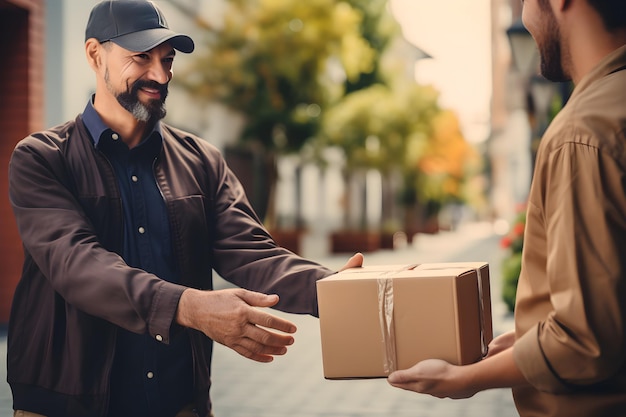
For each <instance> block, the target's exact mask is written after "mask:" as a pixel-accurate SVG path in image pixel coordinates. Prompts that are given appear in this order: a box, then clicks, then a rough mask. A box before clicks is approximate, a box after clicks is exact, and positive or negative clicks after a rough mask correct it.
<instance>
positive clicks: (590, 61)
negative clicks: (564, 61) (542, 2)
mask: <svg viewBox="0 0 626 417" xmlns="http://www.w3.org/2000/svg"><path fill="white" fill-rule="evenodd" d="M582 4H585V2H583V3H582ZM585 6H586V7H591V6H589V5H587V4H585ZM570 19H572V20H571V23H572V24H570V25H569V27H570V28H571V30H569V31H568V32H569V33H568V34H567V37H566V38H565V39H567V41H566V42H567V43H566V45H564V46H565V47H566V48H568V51H569V53H570V59H571V62H570V75H571V77H572V81H573V82H574V84H577V83H578V82H579V81H580V80H581V79H582V78H583V77H584V76H585V75H587V74H588V73H589V72H590V71H591V70H592V69H593V68H595V67H596V66H597V65H598V64H599V63H600V61H602V59H604V57H606V56H607V55H608V54H610V53H611V52H613V51H615V50H616V49H618V48H620V47H622V46H624V45H626V28H621V29H618V30H615V31H613V32H608V31H607V30H606V28H605V27H604V23H603V22H602V19H601V17H600V16H599V15H598V14H597V13H595V12H594V11H593V10H588V9H587V8H585V7H582V8H578V9H577V10H575V11H574V14H572V15H571V16H570Z"/></svg>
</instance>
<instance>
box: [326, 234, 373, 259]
mask: <svg viewBox="0 0 626 417" xmlns="http://www.w3.org/2000/svg"><path fill="white" fill-rule="evenodd" d="M330 239H331V251H332V253H355V252H374V251H377V250H379V249H380V233H378V232H368V231H351V230H346V231H339V232H335V233H332V234H331V236H330Z"/></svg>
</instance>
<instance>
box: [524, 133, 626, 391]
mask: <svg viewBox="0 0 626 417" xmlns="http://www.w3.org/2000/svg"><path fill="white" fill-rule="evenodd" d="M542 171H543V172H542V175H544V176H545V177H544V178H542V182H543V184H544V185H543V187H544V188H543V190H542V194H543V195H542V198H541V200H542V204H543V212H544V222H545V234H546V236H547V241H546V243H547V246H546V252H547V270H546V277H547V280H548V287H549V297H550V304H551V305H552V311H549V312H548V313H547V316H546V319H545V320H543V321H541V322H539V323H537V324H536V326H535V327H534V328H532V329H531V330H530V331H528V332H526V333H525V334H524V335H523V336H522V337H520V338H519V339H518V340H517V342H516V344H515V348H514V355H515V361H516V364H517V365H518V366H519V368H520V370H521V371H522V373H523V374H524V376H525V377H526V379H527V380H528V381H529V382H530V383H531V384H532V385H533V386H535V387H536V388H537V389H539V390H541V391H547V392H554V393H559V392H569V391H571V390H575V389H576V388H577V387H581V386H590V385H594V384H598V383H601V382H602V381H605V380H607V379H609V378H611V376H613V375H614V374H615V373H616V372H617V370H618V369H619V368H621V367H622V366H623V364H624V359H625V355H626V345H625V343H624V334H625V323H626V317H625V314H626V289H625V288H624V285H625V274H626V265H625V264H626V261H625V259H626V253H625V252H624V248H626V216H625V213H626V193H625V184H626V178H625V174H624V167H623V166H620V164H619V162H618V160H617V159H615V158H613V157H612V156H611V155H609V154H607V153H606V152H603V151H602V150H599V149H598V148H597V147H593V146H590V145H585V144H580V143H567V144H565V145H562V146H561V147H559V148H558V149H555V150H554V151H553V152H551V154H550V155H549V156H548V158H547V165H545V166H544V167H543V170H542ZM530 243H531V242H529V244H530Z"/></svg>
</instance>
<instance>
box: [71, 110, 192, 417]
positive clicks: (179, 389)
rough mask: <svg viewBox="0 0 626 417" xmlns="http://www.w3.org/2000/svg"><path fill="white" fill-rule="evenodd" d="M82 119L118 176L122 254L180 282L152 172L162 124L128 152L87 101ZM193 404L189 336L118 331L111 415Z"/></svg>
mask: <svg viewBox="0 0 626 417" xmlns="http://www.w3.org/2000/svg"><path fill="white" fill-rule="evenodd" d="M82 119H83V122H84V123H85V126H86V127H87V130H88V131H89V133H90V134H91V137H92V139H93V141H94V146H95V147H96V148H97V149H98V150H99V151H101V152H102V153H104V155H105V156H106V157H107V158H108V160H109V161H110V163H111V165H112V166H113V169H114V170H115V174H116V176H117V180H118V184H119V189H120V194H121V199H122V207H123V211H124V213H123V214H124V216H123V218H124V242H123V250H122V253H121V256H122V257H123V258H124V261H125V262H126V263H127V264H128V265H129V266H131V267H136V268H140V269H143V270H145V271H147V272H150V273H153V274H155V275H156V276H158V277H159V278H162V279H164V280H167V281H171V282H178V271H177V268H176V262H175V260H174V257H173V253H172V246H171V239H170V229H169V221H168V215H167V210H166V206H165V202H164V200H163V196H162V195H161V191H160V190H159V187H158V185H157V183H156V179H155V177H154V170H153V164H154V162H155V160H156V158H157V157H158V155H159V152H160V151H161V148H162V145H163V144H162V141H163V139H162V136H161V131H160V124H159V123H157V125H156V126H155V128H154V129H153V130H152V132H150V133H149V134H148V135H147V136H146V137H145V138H144V139H143V141H142V142H141V143H140V144H139V145H138V146H136V147H135V148H133V149H129V148H128V146H126V144H125V143H124V141H123V140H122V138H121V136H120V135H119V134H118V133H116V132H114V131H113V130H111V129H110V128H108V127H107V126H106V125H105V124H104V122H103V121H102V119H101V118H100V116H99V115H98V113H97V112H96V111H95V109H94V107H93V105H92V102H91V101H89V103H88V104H87V106H86V108H85V110H84V112H83V115H82ZM104 278H106V277H104ZM192 401H193V363H192V357H191V345H190V342H189V338H188V334H187V332H185V331H181V332H176V333H175V336H174V337H172V339H171V342H170V344H169V345H165V344H162V343H159V342H158V341H156V340H154V339H153V338H152V337H151V336H150V335H149V334H135V333H132V332H129V331H127V330H124V329H119V331H118V336H117V341H116V350H115V359H114V363H113V370H112V373H111V397H110V405H109V416H116V417H119V416H150V417H155V416H173V415H175V414H176V413H177V412H178V411H179V410H180V409H181V408H183V407H184V406H185V405H187V404H190V403H191V402H192Z"/></svg>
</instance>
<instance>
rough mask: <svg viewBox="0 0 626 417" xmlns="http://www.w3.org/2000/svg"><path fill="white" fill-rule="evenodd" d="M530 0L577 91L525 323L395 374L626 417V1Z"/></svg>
mask: <svg viewBox="0 0 626 417" xmlns="http://www.w3.org/2000/svg"><path fill="white" fill-rule="evenodd" d="M523 3H524V5H523V14H522V18H523V21H524V24H525V26H526V27H527V29H528V31H529V32H530V33H531V35H532V36H533V38H534V39H535V42H536V44H537V47H538V49H539V52H540V56H541V72H542V74H543V75H544V76H545V77H546V78H548V79H550V80H552V81H565V80H572V81H573V82H574V84H575V89H574V91H573V93H572V95H571V96H570V98H569V101H568V102H567V104H566V106H565V107H564V108H563V109H562V110H561V112H560V113H559V114H558V115H557V117H556V118H555V119H554V120H553V122H552V123H551V125H550V126H549V128H548V129H547V131H546V132H545V135H544V137H543V138H542V141H541V144H540V147H539V150H538V153H537V160H536V163H535V172H534V176H533V181H532V185H531V191H530V195H529V201H528V211H527V216H526V219H527V220H526V230H525V232H524V249H523V254H522V271H521V274H520V277H519V285H518V290H517V299H516V306H515V331H514V332H510V333H506V334H504V335H501V336H500V337H498V338H496V339H494V341H493V342H492V344H491V346H490V353H489V355H488V356H487V358H486V359H484V360H482V361H480V362H478V363H475V364H472V365H467V366H452V365H450V364H448V363H446V362H443V361H438V360H427V361H423V362H420V363H418V364H416V365H415V366H413V367H412V368H410V369H408V370H403V371H397V372H395V373H392V374H391V375H390V376H389V378H388V381H389V383H390V384H391V385H393V386H396V387H399V388H403V389H407V390H412V391H416V392H421V393H427V394H430V395H434V396H437V397H451V398H466V397H470V396H472V395H474V394H475V393H476V392H478V391H481V390H485V389H490V388H501V387H512V388H513V396H514V399H515V404H516V406H517V409H518V411H519V413H520V415H521V416H528V417H531V416H532V417H544V416H546V417H547V416H552V417H590V416H593V417H615V416H626V256H625V255H626V252H625V250H626V249H625V248H626V2H625V1H624V0H525V1H524V2H523Z"/></svg>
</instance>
